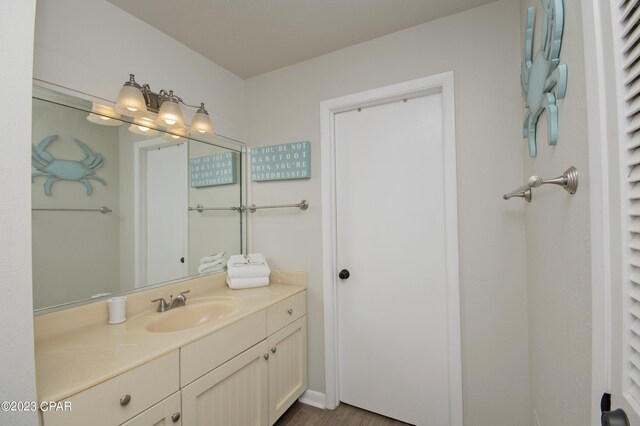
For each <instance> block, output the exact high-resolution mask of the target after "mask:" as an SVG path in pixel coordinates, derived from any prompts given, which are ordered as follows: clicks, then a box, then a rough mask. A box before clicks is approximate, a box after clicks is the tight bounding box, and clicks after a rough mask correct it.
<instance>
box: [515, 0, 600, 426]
mask: <svg viewBox="0 0 640 426" xmlns="http://www.w3.org/2000/svg"><path fill="white" fill-rule="evenodd" d="M530 6H535V7H536V8H537V15H536V24H537V26H536V32H535V34H534V36H535V37H534V41H535V42H534V52H535V51H537V49H539V46H540V31H539V30H540V25H541V23H542V21H543V16H544V13H543V10H542V7H541V5H540V2H539V1H538V0H521V1H520V7H521V9H520V17H521V33H522V32H523V31H524V28H525V17H526V13H527V7H530ZM564 7H565V27H564V37H563V41H562V51H561V54H560V61H561V63H565V64H567V65H568V68H569V80H568V83H569V84H568V89H567V96H566V98H565V99H564V100H563V101H560V102H559V103H558V105H559V108H558V109H559V117H560V121H559V138H558V144H557V146H555V147H550V146H549V145H548V144H547V120H546V114H543V116H542V117H541V119H540V122H539V124H538V156H537V158H536V159H532V158H529V156H528V154H526V153H525V154H524V172H525V176H526V177H528V176H531V175H532V174H539V175H541V176H543V177H556V176H557V175H559V174H561V173H562V172H563V171H564V170H565V169H566V168H567V167H569V166H570V165H574V166H575V167H577V169H578V171H579V173H580V186H579V188H578V192H577V193H576V194H575V195H574V196H570V195H568V194H567V193H566V192H564V191H563V190H561V189H558V188H555V187H552V188H541V189H539V190H538V191H536V192H534V199H533V202H532V203H531V204H530V205H528V206H527V208H526V236H527V281H528V304H529V309H528V311H529V373H530V374H529V375H530V398H531V409H532V414H531V424H532V425H535V426H537V425H538V423H537V422H538V421H539V424H540V425H541V426H555V425H575V426H582V425H587V424H589V423H590V414H591V406H590V397H591V326H590V323H591V276H590V271H591V264H590V256H591V252H590V243H591V242H590V231H589V229H590V222H589V182H588V179H587V176H588V175H589V169H588V154H587V122H586V119H587V115H586V97H585V80H584V50H583V43H582V15H581V9H580V1H579V0H564ZM536 417H537V419H536Z"/></svg>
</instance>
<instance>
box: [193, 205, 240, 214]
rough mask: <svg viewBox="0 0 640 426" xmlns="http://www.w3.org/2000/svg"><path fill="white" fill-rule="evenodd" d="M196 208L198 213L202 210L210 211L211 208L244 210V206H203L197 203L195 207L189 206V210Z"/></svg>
mask: <svg viewBox="0 0 640 426" xmlns="http://www.w3.org/2000/svg"><path fill="white" fill-rule="evenodd" d="M193 210H196V211H197V212H198V213H202V212H203V211H205V210H206V211H211V210H217V211H222V210H224V211H234V212H241V211H243V210H244V207H236V206H233V207H205V206H203V205H202V204H198V205H197V206H195V207H189V211H193Z"/></svg>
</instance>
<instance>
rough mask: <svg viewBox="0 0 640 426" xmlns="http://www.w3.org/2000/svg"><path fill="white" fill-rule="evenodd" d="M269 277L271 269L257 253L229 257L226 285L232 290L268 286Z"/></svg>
mask: <svg viewBox="0 0 640 426" xmlns="http://www.w3.org/2000/svg"><path fill="white" fill-rule="evenodd" d="M269 275H271V269H269V265H268V264H267V261H266V260H265V258H264V256H263V255H261V254H259V253H255V254H248V255H241V254H239V255H235V256H231V257H230V258H229V261H228V262H227V284H228V285H229V287H230V288H233V289H240V288H253V287H263V286H266V285H269Z"/></svg>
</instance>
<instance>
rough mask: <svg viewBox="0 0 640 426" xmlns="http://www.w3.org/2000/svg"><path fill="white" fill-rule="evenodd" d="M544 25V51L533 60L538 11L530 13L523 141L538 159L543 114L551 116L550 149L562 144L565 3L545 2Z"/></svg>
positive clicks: (522, 76)
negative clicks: (560, 109) (560, 115)
mask: <svg viewBox="0 0 640 426" xmlns="http://www.w3.org/2000/svg"><path fill="white" fill-rule="evenodd" d="M541 1H542V4H543V6H544V21H543V23H542V37H541V46H540V50H539V51H538V52H537V53H536V55H535V57H533V28H534V24H535V17H536V10H535V8H533V7H530V8H529V9H528V10H527V27H526V30H525V38H524V58H523V59H522V63H521V71H520V81H521V84H522V94H523V96H524V100H525V108H526V110H525V115H524V123H523V132H522V137H523V138H525V139H528V141H529V155H530V156H531V157H535V156H536V155H537V144H536V127H537V125H538V119H539V118H540V114H542V112H544V111H546V112H547V123H548V132H549V145H555V144H556V143H557V142H558V107H557V105H556V100H557V99H562V98H564V96H565V94H566V91H567V65H566V64H560V48H561V47H562V32H563V29H564V5H563V3H562V0H541Z"/></svg>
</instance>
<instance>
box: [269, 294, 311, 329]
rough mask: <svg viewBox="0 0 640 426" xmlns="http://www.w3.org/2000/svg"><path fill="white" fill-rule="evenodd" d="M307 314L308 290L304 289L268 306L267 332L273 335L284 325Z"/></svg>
mask: <svg viewBox="0 0 640 426" xmlns="http://www.w3.org/2000/svg"><path fill="white" fill-rule="evenodd" d="M306 314H307V292H306V291H303V292H301V293H298V294H296V295H295V296H291V297H289V298H288V299H285V300H283V301H282V302H278V303H276V304H275V305H273V306H269V307H268V308H267V334H268V335H271V334H273V333H275V332H276V331H278V330H280V329H281V328H282V327H285V326H287V325H288V324H290V323H292V322H293V321H295V320H297V319H298V318H301V317H302V316H303V315H306Z"/></svg>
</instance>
